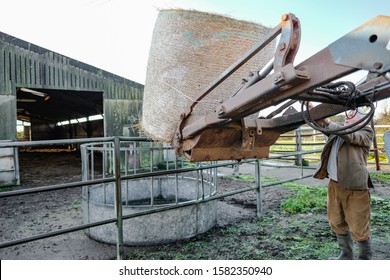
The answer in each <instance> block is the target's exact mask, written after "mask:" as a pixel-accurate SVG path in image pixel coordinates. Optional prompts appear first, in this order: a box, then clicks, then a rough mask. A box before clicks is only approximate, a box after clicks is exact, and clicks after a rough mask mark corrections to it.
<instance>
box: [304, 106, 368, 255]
mask: <svg viewBox="0 0 390 280" xmlns="http://www.w3.org/2000/svg"><path fill="white" fill-rule="evenodd" d="M310 107H312V105H310V104H309V108H310ZM363 116H364V115H363V114H362V113H361V112H359V110H356V111H349V112H348V113H347V115H346V118H345V123H344V125H351V124H353V123H356V122H357V121H358V120H360V119H362V118H363ZM318 123H320V124H322V125H323V126H324V127H326V128H328V129H329V130H330V131H331V130H332V129H337V128H340V127H341V126H340V125H338V124H336V123H333V122H332V121H331V120H330V119H329V118H324V119H321V120H319V121H318ZM328 136H329V137H328V140H327V142H326V144H325V146H324V149H323V150H322V153H321V162H320V165H319V167H318V169H317V171H316V173H315V174H314V176H313V177H314V178H317V179H325V178H329V183H328V198H327V200H328V201H327V207H328V221H329V224H330V227H331V229H332V231H333V232H334V233H335V234H336V236H337V242H338V245H339V248H340V250H341V253H340V255H339V256H338V258H337V259H339V260H352V259H353V257H354V254H353V241H352V240H355V241H356V243H357V245H358V249H359V253H358V257H357V258H358V259H360V260H369V259H371V258H372V251H371V240H370V213H371V209H370V200H371V197H370V192H369V188H372V187H373V185H372V182H371V179H370V176H369V173H368V171H367V168H366V165H367V156H368V153H369V151H370V147H371V144H372V141H373V138H374V131H373V130H372V129H371V127H369V126H365V127H363V128H361V129H360V130H358V131H355V132H352V133H350V134H344V135H339V136H337V135H334V134H330V135H328Z"/></svg>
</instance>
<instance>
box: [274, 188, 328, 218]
mask: <svg viewBox="0 0 390 280" xmlns="http://www.w3.org/2000/svg"><path fill="white" fill-rule="evenodd" d="M283 186H285V187H287V188H288V189H290V190H293V191H294V192H295V194H294V195H292V196H290V197H289V198H287V199H284V200H282V201H281V204H280V207H281V208H282V209H283V210H284V211H287V212H290V213H294V214H297V213H312V212H319V211H323V210H325V209H326V196H327V189H326V188H324V187H312V186H306V185H301V184H297V183H285V184H283Z"/></svg>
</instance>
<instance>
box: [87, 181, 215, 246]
mask: <svg viewBox="0 0 390 280" xmlns="http://www.w3.org/2000/svg"><path fill="white" fill-rule="evenodd" d="M114 193H115V186H114V183H106V184H104V185H103V184H98V185H93V186H85V187H83V194H82V209H83V219H84V222H85V223H92V222H97V221H101V220H104V219H111V218H115V209H114V208H115V207H114V205H115V203H114ZM214 194H215V185H214V184H213V183H211V182H207V181H203V182H202V181H201V180H200V179H197V178H190V177H181V176H165V177H158V178H156V177H154V178H145V179H136V180H127V181H122V205H123V206H122V207H123V215H124V216H125V215H129V214H135V213H139V212H142V211H146V210H156V209H160V208H162V207H165V206H171V205H180V204H183V203H186V204H187V203H189V202H190V201H195V202H196V201H199V200H201V199H202V198H207V197H209V196H212V195H214ZM216 218H217V204H216V201H215V200H211V201H208V202H204V203H197V204H193V205H187V206H183V207H180V208H177V209H173V210H167V211H162V212H157V213H153V214H149V215H143V216H139V217H134V218H130V219H126V220H124V221H123V241H124V244H125V245H131V246H133V245H157V244H164V243H170V242H175V241H179V240H183V239H187V238H190V237H193V236H196V235H198V234H200V233H204V232H206V231H207V230H209V229H210V228H211V227H213V226H214V225H215V223H216ZM85 232H86V234H87V235H88V236H89V237H91V238H93V239H95V240H97V241H101V242H105V243H110V244H116V242H117V228H116V225H115V224H114V223H111V224H107V225H103V226H98V227H93V228H89V229H87V230H86V231H85Z"/></svg>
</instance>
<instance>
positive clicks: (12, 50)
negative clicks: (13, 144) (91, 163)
mask: <svg viewBox="0 0 390 280" xmlns="http://www.w3.org/2000/svg"><path fill="white" fill-rule="evenodd" d="M107 55H109V54H107ZM143 88H144V86H143V85H142V84H139V83H136V82H134V81H131V80H128V79H125V78H123V77H120V76H117V75H114V74H112V73H109V72H107V71H104V70H102V69H98V68H96V67H93V66H91V65H88V64H85V63H83V62H80V61H77V60H75V59H72V58H69V57H66V56H64V55H61V54H58V53H55V52H53V51H50V50H48V49H45V48H43V47H40V46H37V45H34V44H31V43H29V42H26V41H24V40H21V39H18V38H15V37H13V36H10V35H8V34H5V33H2V32H0V120H1V121H0V141H14V140H16V139H17V120H18V121H21V122H23V123H24V122H25V123H28V124H29V127H28V133H25V136H26V137H25V138H26V140H54V139H74V138H89V137H101V136H138V130H137V129H135V127H134V125H136V124H138V122H139V118H140V116H141V110H142V95H143ZM1 150H2V151H0V186H2V185H8V184H11V185H12V184H14V183H15V182H16V183H17V181H18V178H14V177H15V176H13V175H11V174H14V173H15V172H14V169H15V168H17V166H14V165H15V164H14V162H15V153H16V152H15V151H14V150H13V149H8V148H3V149H1Z"/></svg>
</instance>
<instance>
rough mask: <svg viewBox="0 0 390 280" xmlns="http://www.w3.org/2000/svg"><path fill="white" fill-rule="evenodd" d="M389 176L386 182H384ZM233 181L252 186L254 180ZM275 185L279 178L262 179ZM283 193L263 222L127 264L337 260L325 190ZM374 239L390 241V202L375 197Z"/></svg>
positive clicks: (146, 251) (147, 251)
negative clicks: (334, 257) (278, 205)
mask: <svg viewBox="0 0 390 280" xmlns="http://www.w3.org/2000/svg"><path fill="white" fill-rule="evenodd" d="M386 178H387V175H386V176H384V178H382V179H386ZM231 179H234V180H244V181H245V182H253V179H254V178H253V177H251V176H242V175H238V176H233V178H231ZM262 179H263V180H265V181H274V180H275V178H268V177H266V178H262ZM281 186H282V187H284V188H286V189H289V190H292V191H293V192H292V194H291V195H290V196H289V197H288V198H286V199H284V200H281V204H280V209H276V210H273V211H271V210H270V211H268V212H267V213H266V214H265V215H263V217H262V219H261V220H257V219H246V220H241V221H239V222H236V223H233V224H229V225H226V226H215V227H213V228H212V229H211V230H209V231H208V232H206V233H204V234H201V235H198V236H196V237H194V238H191V239H189V240H184V241H179V242H176V243H173V244H167V245H161V246H153V247H145V248H142V247H141V248H136V249H135V250H131V251H129V252H128V253H127V257H126V258H127V259H157V260H163V259H173V260H200V259H213V260H228V259H235V260H257V259H259V260H260V259H261V260H268V259H269V260H278V259H279V260H307V259H313V260H316V259H328V258H329V257H332V256H337V255H338V248H337V242H336V238H335V236H334V234H333V233H332V232H331V230H330V228H329V225H328V222H327V217H326V188H324V187H315V186H307V185H302V184H297V183H284V184H282V185H281ZM371 225H372V233H373V236H374V240H373V242H375V243H376V244H377V245H376V246H377V247H378V248H380V247H381V246H383V245H384V244H386V242H388V240H389V238H390V236H389V233H388V230H387V229H388V228H390V199H383V198H380V197H377V196H372V222H371Z"/></svg>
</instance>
